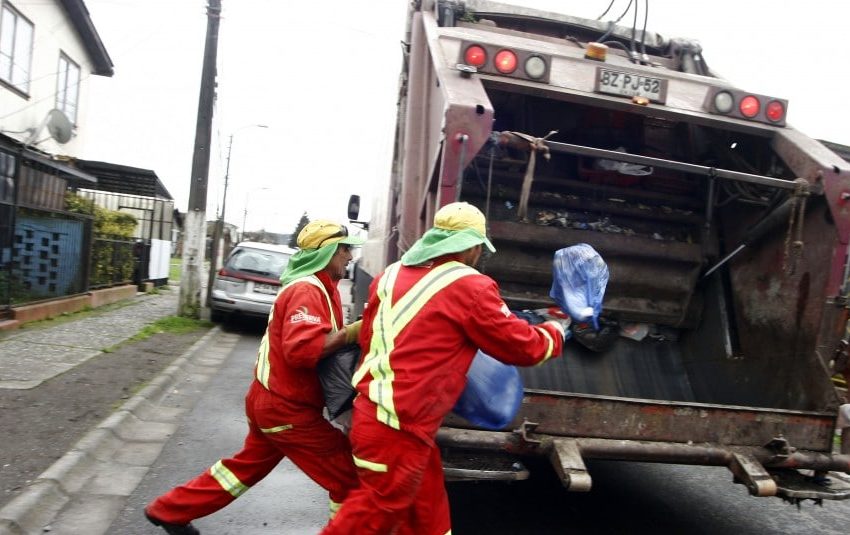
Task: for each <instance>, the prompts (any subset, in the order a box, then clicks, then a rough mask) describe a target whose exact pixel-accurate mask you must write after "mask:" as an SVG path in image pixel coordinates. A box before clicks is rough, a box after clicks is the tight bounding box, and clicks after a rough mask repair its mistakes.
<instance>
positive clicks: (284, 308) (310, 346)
mask: <svg viewBox="0 0 850 535" xmlns="http://www.w3.org/2000/svg"><path fill="white" fill-rule="evenodd" d="M274 314H275V319H276V320H277V319H278V314H280V318H279V319H280V321H281V326H282V328H281V330H280V336H279V338H278V339H277V343H279V344H280V347H281V353H282V356H283V358H284V359H285V360H286V361H287V363H288V364H289V365H290V366H293V367H297V368H315V367H316V364H318V362H319V359H320V358H321V357H323V356H325V355H326V354H329V353H330V352H332V351H334V350H335V349H338V348H339V347H342V345H344V343H339V341H338V337H339V336H343V342H344V332H345V331H339V332H333V327H332V325H331V320H330V317H329V314H328V305H327V299H326V298H325V296H324V293H323V292H322V291H321V290H320V289H319V288H317V287H315V286H313V285H312V284H309V283H306V282H300V283H297V284H294V285H292V286H290V287H289V288H287V289H286V290H285V291H284V294H282V295H281V296H279V297H278V302H276V303H275V311H274ZM340 333H343V335H340ZM273 343H274V342H273ZM336 344H339V345H338V346H337V345H336ZM328 347H330V348H331V349H328Z"/></svg>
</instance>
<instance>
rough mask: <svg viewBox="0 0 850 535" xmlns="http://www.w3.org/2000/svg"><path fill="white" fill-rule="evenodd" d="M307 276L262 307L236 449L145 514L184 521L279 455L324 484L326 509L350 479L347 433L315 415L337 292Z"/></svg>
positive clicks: (323, 279)
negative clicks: (265, 315) (263, 319)
mask: <svg viewBox="0 0 850 535" xmlns="http://www.w3.org/2000/svg"><path fill="white" fill-rule="evenodd" d="M312 282H313V283H312V284H311V283H310V282H309V281H305V279H299V280H298V281H297V282H295V283H294V284H291V285H289V286H287V287H286V288H285V289H284V290H283V291H282V292H281V293H280V294H279V295H278V297H277V299H276V301H275V304H274V308H273V309H272V312H271V314H270V315H269V324H268V328H267V329H266V334H265V336H264V337H263V341H262V343H261V344H260V349H259V354H258V357H257V366H256V368H255V380H254V382H253V383H252V384H251V387H250V388H249V389H248V394H247V395H246V397H245V414H246V415H247V417H248V436H247V437H245V444H244V446H243V447H242V450H241V451H240V452H239V453H237V454H235V455H234V456H233V457H231V458H229V459H222V460H220V461H218V462H217V463H215V464H214V465H213V466H212V467H211V468H210V469H209V470H208V471H206V472H204V473H202V474H201V475H199V476H198V477H196V478H195V479H193V480H191V481H189V482H187V483H185V484H183V485H181V486H179V487H176V488H174V489H172V490H171V491H169V492H167V493H166V494H164V495H162V496H160V497H159V498H157V499H155V500H154V501H153V502H151V503H150V504H149V505H148V507H147V511H148V513H149V514H150V515H152V516H153V517H155V518H157V519H159V520H162V521H165V522H170V523H174V524H187V523H189V522H190V521H192V520H194V519H195V518H200V517H202V516H205V515H208V514H210V513H213V512H215V511H218V510H219V509H221V508H222V507H224V506H225V505H227V504H229V503H230V502H232V501H233V500H235V499H236V498H238V497H239V496H240V495H241V494H242V493H244V492H245V491H247V490H248V489H249V488H250V487H251V486H253V485H255V484H256V483H258V482H259V481H260V480H261V479H263V478H264V477H265V476H266V475H267V474H268V473H269V472H271V470H272V469H273V468H274V467H275V466H277V464H278V463H279V462H280V461H281V460H282V459H283V458H284V457H289V459H290V460H291V461H292V462H293V463H294V464H295V465H296V466H298V467H299V468H300V469H301V470H302V471H303V472H304V473H305V474H307V475H308V476H309V477H310V478H311V479H312V480H313V481H315V482H316V483H318V484H319V485H321V486H322V487H323V488H325V489H327V490H328V492H329V494H330V499H331V514H333V513H334V512H335V510H336V509H338V507H339V503H341V502H342V500H343V499H344V498H345V497H346V495H347V494H348V492H349V490H350V489H352V488H354V487H355V486H357V476H356V474H355V471H354V466H353V464H352V461H351V450H350V447H349V444H348V441H347V440H346V438H345V436H344V435H343V434H342V433H341V432H340V431H339V430H337V429H336V428H334V427H333V426H331V425H330V423H328V421H327V420H325V419H324V418H323V416H322V409H323V408H324V398H323V396H322V390H321V386H320V384H319V380H318V377H317V375H316V369H315V368H316V364H317V362H318V361H319V356H320V354H321V351H322V347H323V344H324V340H325V337H326V336H327V334H328V333H329V332H331V330H337V329H339V328H340V327H341V326H342V322H341V318H342V306H341V304H340V298H339V292H338V291H337V288H336V284H334V283H333V281H332V280H331V279H330V277H328V276H327V275H326V274H325V273H323V272H320V273H317V274H316V275H315V276H314V278H312ZM318 284H321V286H323V287H324V290H325V291H322V288H320V287H319V286H318Z"/></svg>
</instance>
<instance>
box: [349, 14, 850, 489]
mask: <svg viewBox="0 0 850 535" xmlns="http://www.w3.org/2000/svg"><path fill="white" fill-rule="evenodd" d="M788 105H789V103H788V101H786V100H784V99H782V98H779V97H776V96H771V95H762V94H756V93H751V92H748V91H747V90H746V89H742V88H738V87H736V86H735V85H733V84H732V83H730V82H728V81H726V80H724V79H722V78H720V77H718V76H716V75H715V74H714V73H712V71H711V69H710V68H709V67H708V64H707V62H706V60H705V58H704V57H703V54H702V50H701V48H700V46H699V44H698V43H696V42H694V41H691V40H687V39H665V38H663V37H662V36H660V35H657V34H654V33H651V32H646V31H641V30H640V29H637V28H625V27H620V26H616V25H613V24H609V23H605V22H600V21H595V20H586V19H581V18H576V17H571V16H566V15H559V14H554V13H546V12H538V11H534V10H531V9H526V8H519V7H514V6H509V5H504V4H500V3H496V2H489V1H485V0H466V1H463V2H461V1H457V2H451V1H443V0H438V1H435V0H430V1H428V0H422V1H419V2H413V3H412V5H411V8H410V13H409V18H408V26H407V33H406V39H405V42H404V62H403V71H402V75H401V80H400V92H399V99H398V121H397V131H396V144H395V154H394V162H393V169H392V173H391V174H390V176H389V177H388V181H387V183H385V184H383V185H382V186H381V187H380V189H379V190H378V191H379V195H378V198H377V199H376V201H375V203H374V207H373V208H374V213H373V215H372V217H371V220H370V221H369V239H368V241H367V243H366V244H365V245H364V247H363V250H362V257H361V259H360V260H359V261H358V264H357V266H356V269H355V277H354V278H355V284H354V294H355V295H354V301H355V306H358V304H359V306H362V303H363V302H365V299H366V292H367V289H368V285H369V282H370V281H371V280H372V278H373V277H376V276H377V275H378V274H379V273H380V272H381V270H382V269H383V268H385V267H386V266H387V265H388V264H389V263H391V262H393V261H395V260H397V259H398V258H399V257H400V256H401V254H403V253H404V251H406V250H407V249H408V248H409V247H410V246H411V244H413V242H414V241H415V240H416V239H417V238H418V237H419V236H421V235H422V233H423V232H424V231H425V230H427V229H428V228H429V226H430V223H431V221H432V219H433V215H434V212H435V211H436V210H437V209H438V208H439V207H441V206H443V205H445V204H447V203H450V202H454V201H457V200H462V201H467V202H469V203H472V204H474V205H476V206H478V207H479V208H480V209H481V210H482V211H483V212H484V213H485V214H486V215H487V219H488V223H489V228H488V232H489V236H490V239H491V240H492V242H493V243H494V245H495V246H496V248H497V249H498V252H497V253H496V254H495V255H493V256H491V257H489V258H485V259H484V260H483V261H482V262H481V264H480V265H479V269H480V271H482V272H483V273H486V274H487V275H489V276H490V277H492V278H494V279H495V280H496V281H497V282H498V283H499V285H500V287H501V289H502V293H503V297H504V298H505V301H506V302H507V304H508V306H509V307H511V309H513V310H524V309H540V308H546V307H548V306H551V305H552V304H553V302H552V300H551V299H550V298H549V288H550V285H551V280H552V279H551V277H552V258H553V253H554V252H555V251H556V250H558V249H561V248H563V247H566V246H568V245H573V244H576V243H587V244H590V245H591V246H593V247H594V248H595V249H596V250H597V251H599V253H600V254H601V255H602V256H603V258H604V259H605V260H606V262H607V263H608V267H609V270H610V281H609V283H608V288H607V292H606V297H605V301H604V308H603V312H602V324H601V326H600V329H601V330H600V331H599V332H596V331H593V330H592V329H591V330H587V329H585V331H584V333H585V334H584V338H582V337H581V336H579V335H578V334H576V336H575V337H574V338H573V339H572V340H570V341H568V342H567V343H566V344H565V349H564V355H563V358H560V359H556V360H554V361H550V362H548V363H547V364H546V365H544V366H540V367H536V368H529V369H523V370H522V374H523V380H524V386H525V393H524V399H523V403H522V405H521V408H520V411H519V414H518V415H517V417H516V419H515V420H514V422H513V423H512V424H511V425H510V426H508V427H507V428H506V429H504V430H502V431H488V430H483V429H479V428H476V427H475V426H473V425H471V424H470V423H468V422H466V421H465V420H463V419H462V418H460V417H457V416H455V415H450V416H449V417H448V418H447V419H446V420H445V422H444V426H443V427H442V428H441V430H440V432H439V434H438V442H439V444H440V445H441V447H442V448H443V450H444V454H445V455H444V461H445V470H446V475H447V477H448V478H453V479H465V478H466V479H476V478H481V479H508V480H511V479H520V478H523V477H527V475H528V472H527V470H525V469H524V468H522V467H521V465H520V464H517V463H516V462H515V461H516V460H522V459H523V458H525V457H531V456H542V457H545V458H548V459H549V460H550V461H551V465H552V466H553V468H554V470H556V472H557V474H558V475H559V476H560V478H561V480H562V481H563V484H564V485H565V486H566V487H567V488H568V489H569V490H571V491H588V490H590V488H591V482H592V474H591V473H589V472H588V470H587V468H586V466H585V460H586V459H612V460H620V461H648V462H657V463H676V464H695V465H718V466H726V467H728V468H729V470H731V471H732V473H733V474H734V480H735V481H737V482H739V483H743V484H744V485H746V487H747V488H748V489H749V492H750V493H751V494H753V495H757V496H780V497H782V498H784V499H787V500H790V501H794V502H797V503H799V502H800V501H801V500H805V499H813V500H822V499H843V498H847V497H850V486H848V485H847V484H845V482H844V480H843V479H842V478H841V477H833V478H832V479H833V481H832V484H831V485H824V484H823V480H824V476H826V475H827V474H828V473H830V472H835V473H847V472H850V431H847V430H846V429H845V433H844V435H843V444H841V445H840V446H838V445H836V444H835V430H836V426H837V422H838V414H839V407H840V405H841V404H842V399H841V396H843V395H846V392H842V391H840V390H838V389H837V388H836V386H835V384H834V382H833V379H835V380H836V381H840V380H841V379H838V378H839V377H840V375H841V373H842V372H843V373H845V375H844V377H845V379H844V380H846V373H847V372H846V368H847V346H848V341H849V340H850V334H848V333H850V331H848V323H847V319H848V313H847V312H848V292H849V291H850V284H849V282H850V281H848V243H850V166H848V164H847V162H845V161H844V160H843V159H841V158H840V157H839V156H837V155H836V154H835V153H834V152H832V151H831V150H829V149H827V148H826V147H825V146H824V145H823V144H821V143H820V142H818V141H816V140H814V139H811V138H809V137H807V136H806V135H804V134H803V133H801V132H799V131H797V130H795V129H794V128H792V127H791V126H790V125H789V124H787V123H786V115H787V111H788ZM349 215H350V216H351V217H352V218H353V219H357V216H358V214H357V213H356V210H355V211H354V213H351V214H349ZM355 313H356V312H355ZM844 402H845V403H846V401H844ZM841 425H842V426H847V425H850V424H848V423H847V422H843V423H842V424H841ZM839 449H840V451H839ZM469 463H472V464H469ZM498 466H504V467H505V468H497V467H498ZM494 467H496V468H494ZM845 477H846V476H845Z"/></svg>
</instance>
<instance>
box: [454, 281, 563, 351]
mask: <svg viewBox="0 0 850 535" xmlns="http://www.w3.org/2000/svg"><path fill="white" fill-rule="evenodd" d="M475 279H477V280H476V281H475V284H476V286H477V288H475V289H474V294H473V299H472V305H471V307H470V309H469V310H470V313H469V314H468V316H467V319H466V321H465V323H464V328H465V331H466V334H467V336H468V337H469V339H470V340H471V341H472V342H473V344H475V345H476V346H477V347H479V348H480V349H481V350H482V351H483V352H485V353H487V354H488V355H490V356H492V357H493V358H495V359H497V360H500V361H502V362H506V363H508V364H515V365H517V366H533V365H535V364H540V363H542V362H545V361H546V360H548V359H550V358H556V357H559V356H561V352H562V350H563V344H564V330H563V326H562V325H560V324H558V322H555V321H547V322H544V323H541V324H539V325H534V326H532V325H529V324H528V322H526V321H525V320H521V319H519V318H517V317H516V316H515V315H514V314H513V313H512V312H511V311H510V310H509V309H508V307H507V305H506V304H505V302H504V301H502V298H501V296H500V295H499V289H498V286H496V283H495V281H493V280H492V279H490V278H489V277H480V278H479V277H475Z"/></svg>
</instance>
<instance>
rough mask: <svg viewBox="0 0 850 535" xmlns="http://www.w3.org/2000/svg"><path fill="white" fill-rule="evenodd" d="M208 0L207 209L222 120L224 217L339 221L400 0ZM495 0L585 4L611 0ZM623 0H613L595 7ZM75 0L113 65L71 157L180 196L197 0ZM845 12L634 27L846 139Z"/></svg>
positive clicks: (667, 4)
mask: <svg viewBox="0 0 850 535" xmlns="http://www.w3.org/2000/svg"><path fill="white" fill-rule="evenodd" d="M221 2H222V7H223V14H222V15H223V16H222V20H221V26H220V33H219V48H218V65H219V67H218V98H217V103H216V109H215V118H214V125H213V131H214V134H213V140H212V150H211V154H212V157H211V163H210V176H209V181H210V183H209V193H208V211H207V217H208V218H209V219H212V218H213V217H214V216H215V212H216V207H217V206H219V205H220V203H221V196H222V189H223V183H224V174H225V161H226V157H227V152H228V142H229V139H230V136H231V135H232V136H233V140H234V142H233V147H232V152H231V163H230V175H229V176H230V183H229V189H228V195H227V208H226V219H227V221H228V222H230V223H233V224H236V225H238V226H240V227H241V226H242V222H243V218H244V216H245V210H246V207H247V222H246V223H247V228H248V230H256V229H259V228H265V229H266V230H270V231H274V232H291V231H292V230H293V229H294V228H295V226H296V224H297V222H298V219H299V218H300V216H301V214H302V213H303V212H305V211H306V212H307V214H308V215H309V216H310V218H311V219H316V218H319V217H330V218H332V219H337V220H340V221H342V220H344V218H345V209H346V201H347V199H348V196H349V195H350V194H352V193H358V194H360V195H362V196H363V197H364V207H365V208H366V209H367V210H368V208H369V203H368V200H367V199H369V198H371V196H372V195H373V192H372V189H371V188H372V183H373V182H374V181H375V179H376V178H377V177H379V176H380V177H383V176H386V174H388V173H389V171H390V158H391V154H392V152H391V151H392V136H393V130H394V123H395V101H396V93H397V80H398V73H399V68H400V58H401V47H400V41H401V40H402V37H403V31H404V18H405V14H406V5H407V1H406V0H372V1H369V0H359V1H347V0H325V1H321V2H320V1H293V0H221ZM508 3H514V4H518V5H527V6H532V7H534V6H536V7H539V8H541V9H546V10H550V11H559V12H563V13H568V14H573V15H577V16H583V17H587V18H596V17H598V16H599V15H600V14H602V12H603V11H605V8H606V7H608V5H609V3H610V1H609V0H582V1H577V0H510V1H509V2H508ZM628 3H629V2H628V0H616V1H615V2H614V5H613V7H612V8H611V10H610V11H609V13H608V14H607V15H606V16H605V17H604V19H603V20H609V19H612V18H616V17H618V16H619V15H620V14H621V13H622V12H623V10H624V9H625V8H626V6H627V4H628ZM86 5H87V6H88V8H89V11H90V13H91V17H92V19H93V21H94V24H95V26H96V27H97V30H98V32H99V33H100V36H101V38H102V39H103V42H104V44H105V45H106V48H107V50H108V52H109V54H110V56H111V57H112V60H113V62H114V63H115V75H114V77H112V78H102V77H92V87H91V96H90V100H89V105H90V108H91V111H90V113H89V116H88V124H87V126H86V127H87V129H90V135H88V136H87V137H88V139H89V141H88V143H89V145H88V146H87V147H86V148H85V149H84V154H83V157H84V158H87V159H95V160H105V161H109V162H113V163H117V164H124V165H131V166H135V167H141V168H146V169H153V170H154V171H155V172H156V173H157V174H158V175H159V177H160V179H161V180H162V181H163V183H164V184H165V186H166V187H167V188H168V190H169V191H170V192H171V194H172V195H173V196H174V197H175V200H176V207H177V208H179V209H180V210H181V211H185V209H186V206H187V203H188V197H189V177H190V174H191V167H192V150H193V146H194V135H195V122H196V115H197V109H198V92H199V88H200V85H199V84H200V75H201V63H202V59H203V58H202V57H203V47H204V35H205V31H206V14H205V13H206V2H205V1H204V0H86ZM643 5H644V2H643V1H641V2H640V6H641V10H640V12H639V25H642V21H643ZM779 6H782V7H779ZM848 15H850V7H847V5H846V4H845V3H844V2H832V1H826V0H810V1H807V2H775V1H769V0H749V1H742V0H735V1H731V0H710V1H708V0H706V1H702V2H686V1H681V0H650V1H649V23H648V30H651V31H656V32H658V33H660V34H662V35H664V36H665V37H673V36H687V37H692V38H695V39H697V40H699V41H700V43H701V44H702V46H703V50H704V56H705V59H706V61H707V62H708V64H709V65H710V66H711V68H712V69H714V70H716V71H717V72H719V73H720V74H721V75H722V76H723V77H725V78H727V79H728V80H730V81H732V82H733V83H734V84H735V85H736V86H738V87H740V88H743V89H746V90H750V91H753V92H756V93H762V94H768V95H772V96H776V97H781V98H787V99H788V100H789V101H790V103H789V112H788V120H789V122H790V123H791V124H793V125H794V126H795V127H796V128H798V129H800V130H802V131H803V132H805V133H807V134H808V135H810V136H812V137H815V138H818V139H827V140H830V141H835V142H839V143H842V144H845V145H850V128H848V124H850V107H848V105H847V103H846V102H845V101H844V99H843V98H842V97H844V96H845V95H847V94H848V89H847V88H848V87H850V69H848V66H847V51H848V47H850V45H848V44H847V43H848V42H847V37H846V29H847V27H848V20H850V17H848ZM631 18H632V14H631V13H629V15H627V16H626V17H625V18H624V20H623V22H626V20H627V19H628V21H629V24H631ZM258 124H264V125H267V126H268V128H266V129H263V128H257V127H254V126H251V125H258ZM246 201H247V204H246ZM368 215H369V214H368V213H363V214H361V218H364V217H365V218H368Z"/></svg>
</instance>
